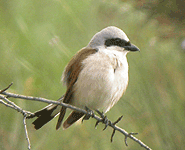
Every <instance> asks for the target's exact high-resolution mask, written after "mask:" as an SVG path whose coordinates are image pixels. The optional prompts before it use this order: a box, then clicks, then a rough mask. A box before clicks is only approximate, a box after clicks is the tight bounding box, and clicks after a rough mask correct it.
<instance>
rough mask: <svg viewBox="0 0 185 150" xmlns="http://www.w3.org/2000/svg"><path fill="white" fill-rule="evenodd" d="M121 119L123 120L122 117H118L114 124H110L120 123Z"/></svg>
mask: <svg viewBox="0 0 185 150" xmlns="http://www.w3.org/2000/svg"><path fill="white" fill-rule="evenodd" d="M122 118H123V116H121V117H119V118H118V119H117V120H116V121H115V122H113V123H112V124H113V125H115V124H117V123H118V122H120V121H121V119H122Z"/></svg>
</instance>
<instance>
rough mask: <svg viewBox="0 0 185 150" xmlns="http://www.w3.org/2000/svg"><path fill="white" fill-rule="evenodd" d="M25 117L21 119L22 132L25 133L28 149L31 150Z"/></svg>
mask: <svg viewBox="0 0 185 150" xmlns="http://www.w3.org/2000/svg"><path fill="white" fill-rule="evenodd" d="M26 117H27V115H24V118H23V124H24V131H25V135H26V140H27V142H28V149H29V150H31V143H30V139H29V136H28V130H27V125H26Z"/></svg>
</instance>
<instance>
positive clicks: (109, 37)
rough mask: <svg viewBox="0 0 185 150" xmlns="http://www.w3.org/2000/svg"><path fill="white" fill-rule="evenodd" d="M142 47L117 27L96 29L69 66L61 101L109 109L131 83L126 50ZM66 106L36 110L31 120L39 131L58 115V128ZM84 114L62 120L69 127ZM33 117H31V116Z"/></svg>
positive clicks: (72, 113) (80, 105) (104, 110)
mask: <svg viewBox="0 0 185 150" xmlns="http://www.w3.org/2000/svg"><path fill="white" fill-rule="evenodd" d="M136 51H140V49H139V48H138V47H137V46H135V45H134V44H131V42H130V40H129V39H128V37H127V35H126V34H125V33H124V32H123V30H121V29H120V28H118V27H115V26H108V27H106V28H104V29H102V30H101V31H99V32H97V33H96V34H95V35H94V36H93V37H92V39H91V40H90V42H89V43H88V45H87V46H86V47H84V48H82V49H81V50H80V51H78V52H77V53H76V54H75V55H74V56H73V57H72V58H71V60H70V61H69V63H68V64H67V65H66V67H65V69H64V72H63V75H62V79H61V80H62V82H63V84H64V85H65V86H66V87H67V90H66V92H65V94H64V95H63V96H62V97H61V98H60V99H59V101H60V102H63V103H66V104H70V105H73V106H76V107H79V108H82V109H85V108H89V109H90V110H102V111H103V113H106V112H108V111H109V110H110V109H111V108H112V107H113V106H114V105H115V104H116V103H117V102H118V101H119V100H120V98H121V97H122V95H123V93H124V92H125V91H126V89H127V85H128V62H127V57H126V55H127V53H128V52H136ZM66 109H67V108H66V107H64V106H61V105H56V104H49V105H48V106H46V107H45V108H43V109H41V110H39V111H37V112H35V113H34V115H33V116H32V117H37V119H36V120H35V121H34V122H33V123H32V124H33V125H34V128H35V129H36V130H38V129H40V128H41V127H42V126H44V125H45V124H46V123H47V122H49V121H50V120H52V119H53V118H54V117H56V116H57V115H59V118H58V122H57V125H56V129H57V130H58V129H59V128H60V127H61V124H62V122H63V118H64V116H65V114H66ZM83 116H85V114H84V113H82V112H78V111H75V110H73V111H72V112H71V114H70V115H69V116H68V118H67V119H66V120H65V122H64V123H63V129H67V128H68V127H70V126H71V125H72V124H73V123H75V122H76V121H78V120H79V119H80V118H82V117H83ZM32 117H30V118H32Z"/></svg>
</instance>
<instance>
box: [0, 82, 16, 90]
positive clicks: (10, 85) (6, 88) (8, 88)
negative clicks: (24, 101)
mask: <svg viewBox="0 0 185 150" xmlns="http://www.w3.org/2000/svg"><path fill="white" fill-rule="evenodd" d="M12 84H13V82H12V83H10V84H9V85H8V86H7V87H6V88H5V89H3V90H0V93H3V92H5V91H6V90H8V89H9V88H10V87H11V86H12Z"/></svg>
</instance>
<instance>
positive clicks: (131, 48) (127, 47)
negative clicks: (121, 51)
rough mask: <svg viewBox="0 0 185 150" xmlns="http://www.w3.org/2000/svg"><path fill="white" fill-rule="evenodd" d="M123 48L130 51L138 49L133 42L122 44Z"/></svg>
mask: <svg viewBox="0 0 185 150" xmlns="http://www.w3.org/2000/svg"><path fill="white" fill-rule="evenodd" d="M124 48H125V50H128V51H132V52H136V51H140V49H139V48H138V47H137V46H135V45H134V44H131V45H129V46H124Z"/></svg>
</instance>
